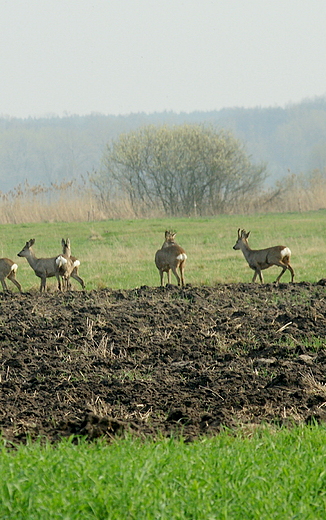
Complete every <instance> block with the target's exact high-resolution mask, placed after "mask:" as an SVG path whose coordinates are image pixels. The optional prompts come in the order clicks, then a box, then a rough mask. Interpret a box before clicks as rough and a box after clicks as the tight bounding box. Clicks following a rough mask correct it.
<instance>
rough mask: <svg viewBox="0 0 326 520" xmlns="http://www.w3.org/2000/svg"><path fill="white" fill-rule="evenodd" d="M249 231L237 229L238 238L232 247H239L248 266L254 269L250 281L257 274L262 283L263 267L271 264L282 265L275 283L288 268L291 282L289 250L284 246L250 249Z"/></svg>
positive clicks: (266, 267)
mask: <svg viewBox="0 0 326 520" xmlns="http://www.w3.org/2000/svg"><path fill="white" fill-rule="evenodd" d="M249 234H250V231H248V233H246V231H245V229H242V230H241V231H240V229H238V240H237V241H236V243H235V244H234V246H233V249H241V251H242V252H243V255H244V257H245V259H246V260H247V262H248V264H249V267H250V268H251V269H253V270H254V271H255V273H254V276H253V278H252V281H253V282H255V281H256V278H257V275H258V276H259V279H260V281H261V283H264V278H263V273H262V270H263V269H268V268H269V267H271V266H272V265H278V266H279V267H282V271H281V273H280V274H279V275H278V277H277V278H276V280H275V283H278V282H279V281H280V278H281V276H282V275H283V274H284V273H285V271H286V270H287V269H288V270H289V271H290V273H291V282H293V279H294V271H293V269H292V267H291V265H290V259H291V251H290V249H289V248H288V247H286V246H274V247H267V248H266V249H251V248H250V247H249V244H248V237H249Z"/></svg>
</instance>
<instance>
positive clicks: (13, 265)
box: [10, 264, 18, 272]
mask: <svg viewBox="0 0 326 520" xmlns="http://www.w3.org/2000/svg"><path fill="white" fill-rule="evenodd" d="M17 269H18V265H17V264H12V266H11V269H10V271H14V272H16V271H17Z"/></svg>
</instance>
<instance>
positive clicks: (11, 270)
mask: <svg viewBox="0 0 326 520" xmlns="http://www.w3.org/2000/svg"><path fill="white" fill-rule="evenodd" d="M17 269H18V265H17V264H15V263H14V262H13V261H12V260H10V259H9V258H0V281H1V285H2V288H3V290H4V291H8V287H7V284H6V278H8V280H10V281H11V282H12V283H13V284H14V285H16V287H17V288H18V290H19V292H22V286H21V285H20V283H19V282H18V281H17V280H16V271H17Z"/></svg>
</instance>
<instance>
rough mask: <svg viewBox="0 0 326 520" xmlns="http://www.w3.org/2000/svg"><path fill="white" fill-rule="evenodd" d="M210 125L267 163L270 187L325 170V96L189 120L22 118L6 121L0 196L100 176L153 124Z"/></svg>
mask: <svg viewBox="0 0 326 520" xmlns="http://www.w3.org/2000/svg"><path fill="white" fill-rule="evenodd" d="M184 124H210V125H213V126H214V127H215V128H216V129H218V130H222V129H225V130H226V131H230V132H232V133H233V135H234V136H235V138H236V139H239V140H240V141H242V142H243V143H245V147H246V150H247V153H248V155H249V156H251V157H253V158H254V161H255V162H256V163H259V162H261V163H266V165H267V169H268V174H269V175H268V179H267V182H268V184H269V185H271V184H273V183H274V182H275V181H276V180H278V179H281V178H282V177H283V176H284V175H286V174H287V172H288V170H290V171H291V172H294V173H295V174H300V173H302V172H304V173H305V172H312V171H313V170H315V169H318V170H320V171H324V170H325V168H326V97H321V98H316V99H310V100H306V101H303V102H301V103H298V104H294V105H289V106H287V107H284V108H282V107H270V108H261V107H256V108H251V109H244V108H229V109H222V110H219V111H210V112H192V113H189V114H186V113H180V114H176V113H173V112H163V113H154V114H144V113H139V114H130V115H128V116H110V115H102V114H90V115H87V116H77V115H69V116H68V115H67V116H65V117H56V116H53V117H47V118H37V119H34V118H28V119H17V118H11V117H9V116H8V117H5V116H2V117H0V183H1V185H0V190H1V191H2V192H6V191H8V190H11V189H13V188H14V187H15V186H17V185H18V184H20V183H24V182H25V181H26V180H27V181H28V183H29V184H30V185H32V184H33V185H36V184H42V183H44V184H49V183H51V182H52V183H57V184H60V183H61V182H63V181H69V180H71V179H72V178H77V179H78V178H80V177H81V176H85V175H86V174H87V172H92V171H93V170H96V171H97V170H99V168H100V167H101V163H102V158H103V154H104V153H105V150H106V145H107V143H108V142H111V141H112V140H113V139H116V138H118V136H119V135H121V134H125V133H129V132H133V131H136V130H137V129H139V128H141V127H143V126H150V125H155V126H157V125H159V126H161V125H168V126H171V125H184Z"/></svg>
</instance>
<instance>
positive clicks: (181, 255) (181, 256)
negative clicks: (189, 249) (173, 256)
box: [177, 253, 187, 260]
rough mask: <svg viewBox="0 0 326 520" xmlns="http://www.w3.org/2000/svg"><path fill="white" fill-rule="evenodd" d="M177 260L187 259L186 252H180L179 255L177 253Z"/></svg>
mask: <svg viewBox="0 0 326 520" xmlns="http://www.w3.org/2000/svg"><path fill="white" fill-rule="evenodd" d="M177 260H187V255H186V253H181V254H180V255H178V256H177Z"/></svg>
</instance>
